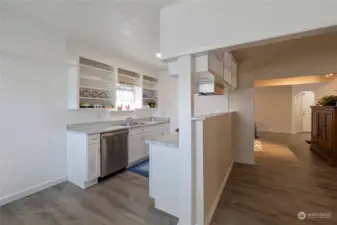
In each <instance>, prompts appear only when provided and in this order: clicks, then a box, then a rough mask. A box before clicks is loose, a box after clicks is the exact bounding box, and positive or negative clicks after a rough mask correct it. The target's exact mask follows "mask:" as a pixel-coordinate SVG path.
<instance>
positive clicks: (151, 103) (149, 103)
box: [147, 100, 157, 108]
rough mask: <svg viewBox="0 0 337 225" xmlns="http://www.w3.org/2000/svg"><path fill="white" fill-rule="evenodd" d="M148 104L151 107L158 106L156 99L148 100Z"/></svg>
mask: <svg viewBox="0 0 337 225" xmlns="http://www.w3.org/2000/svg"><path fill="white" fill-rule="evenodd" d="M147 104H148V105H149V106H150V108H156V105H157V103H156V102H155V101H152V100H150V101H148V102H147Z"/></svg>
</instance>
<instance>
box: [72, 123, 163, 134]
mask: <svg viewBox="0 0 337 225" xmlns="http://www.w3.org/2000/svg"><path fill="white" fill-rule="evenodd" d="M136 121H142V120H136ZM123 122H124V120H120V121H107V122H98V123H87V124H74V125H68V127H67V130H68V131H73V132H79V133H86V134H100V133H105V132H111V131H118V130H126V129H133V128H138V127H146V126H152V125H156V124H162V123H168V122H169V120H168V119H163V120H157V121H155V122H149V121H142V122H144V123H146V124H140V125H135V126H121V125H120V124H118V123H123Z"/></svg>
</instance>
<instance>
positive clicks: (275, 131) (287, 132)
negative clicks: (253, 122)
mask: <svg viewBox="0 0 337 225" xmlns="http://www.w3.org/2000/svg"><path fill="white" fill-rule="evenodd" d="M259 132H270V133H279V134H292V131H279V130H273V129H257V133H259Z"/></svg>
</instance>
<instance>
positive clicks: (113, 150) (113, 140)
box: [101, 130, 129, 177]
mask: <svg viewBox="0 0 337 225" xmlns="http://www.w3.org/2000/svg"><path fill="white" fill-rule="evenodd" d="M128 134H129V131H128V130H120V131H115V132H109V133H102V134H101V150H102V152H101V177H106V176H108V175H110V174H112V173H115V172H117V171H119V170H122V169H124V168H126V167H127V166H128Z"/></svg>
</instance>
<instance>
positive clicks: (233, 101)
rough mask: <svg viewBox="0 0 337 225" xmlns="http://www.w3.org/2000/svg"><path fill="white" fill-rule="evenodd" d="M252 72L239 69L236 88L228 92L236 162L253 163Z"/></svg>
mask: <svg viewBox="0 0 337 225" xmlns="http://www.w3.org/2000/svg"><path fill="white" fill-rule="evenodd" d="M254 94H255V89H254V74H252V73H249V72H244V71H241V73H240V72H239V74H238V85H237V89H236V90H234V91H232V92H231V94H230V102H229V104H230V111H231V112H236V113H235V114H233V118H232V123H233V126H232V127H233V136H232V146H233V151H234V153H233V154H234V160H235V161H236V162H241V163H247V164H253V163H254V151H253V149H254Z"/></svg>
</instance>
